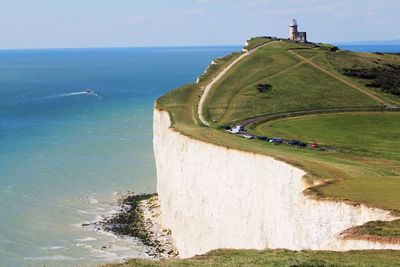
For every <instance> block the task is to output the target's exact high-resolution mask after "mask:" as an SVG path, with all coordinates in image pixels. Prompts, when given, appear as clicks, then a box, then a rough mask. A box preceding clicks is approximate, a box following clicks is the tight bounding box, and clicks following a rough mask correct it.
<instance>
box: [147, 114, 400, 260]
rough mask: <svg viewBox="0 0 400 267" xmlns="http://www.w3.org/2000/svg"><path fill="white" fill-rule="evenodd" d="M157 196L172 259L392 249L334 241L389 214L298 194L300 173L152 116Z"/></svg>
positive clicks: (301, 186)
mask: <svg viewBox="0 0 400 267" xmlns="http://www.w3.org/2000/svg"><path fill="white" fill-rule="evenodd" d="M154 153H155V158H156V165H157V191H158V194H159V199H160V201H161V209H162V215H163V221H164V223H165V227H167V228H169V229H171V231H172V236H173V239H174V241H175V243H176V246H177V248H178V250H179V253H180V256H181V257H183V258H185V257H191V256H194V255H196V254H203V253H206V252H207V251H209V250H212V249H217V248H236V249H266V248H272V249H274V248H286V249H291V250H302V249H313V250H338V251H343V250H350V249H400V245H391V244H381V243H376V242H368V241H358V240H342V239H340V237H339V234H340V233H341V232H342V231H344V230H346V229H348V228H350V227H352V226H355V225H361V224H364V223H365V222H368V221H373V220H393V219H396V218H395V217H393V216H391V215H390V214H389V212H387V211H384V210H379V209H372V208H368V207H366V206H364V205H350V204H347V203H343V202H336V201H320V200H314V199H311V198H310V197H307V196H305V195H304V194H303V190H304V189H305V188H304V184H303V182H302V177H303V176H304V175H305V172H304V171H302V170H300V169H298V168H295V167H293V166H291V165H288V164H286V163H284V162H281V161H278V160H275V159H274V158H272V157H267V156H264V155H259V154H254V153H248V152H242V151H238V150H233V149H227V148H224V147H221V146H216V145H213V144H209V143H205V142H201V141H198V140H194V139H191V138H189V137H186V136H184V135H182V134H180V133H178V132H176V131H174V130H172V129H171V128H170V118H169V114H168V113H167V112H166V111H159V110H155V112H154Z"/></svg>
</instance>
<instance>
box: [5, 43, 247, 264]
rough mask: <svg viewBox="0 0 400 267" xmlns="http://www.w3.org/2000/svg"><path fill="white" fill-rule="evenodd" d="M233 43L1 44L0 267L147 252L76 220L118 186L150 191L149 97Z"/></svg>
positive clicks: (191, 75) (99, 209) (186, 78)
mask: <svg viewBox="0 0 400 267" xmlns="http://www.w3.org/2000/svg"><path fill="white" fill-rule="evenodd" d="M239 49H240V47H190V48H121V49H70V50H68V49H65V50H64V49H61V50H19V51H10V50H9V51H5V50H4V51H0V152H1V153H0V265H1V266H43V264H46V266H93V265H96V264H99V263H103V262H107V261H111V260H115V259H123V258H125V257H132V256H137V257H145V254H144V248H143V247H142V246H141V245H140V244H139V243H138V242H135V241H134V240H131V239H126V240H122V239H116V238H114V237H113V236H111V235H106V234H100V233H96V232H89V231H86V230H84V229H82V227H81V226H80V225H81V224H82V223H84V222H90V221H93V220H96V218H97V219H98V217H99V216H100V215H102V214H105V213H108V212H110V211H112V210H113V209H114V206H113V205H111V204H112V203H113V201H115V199H116V194H115V192H126V191H128V190H130V191H134V192H154V191H155V185H156V176H155V166H154V159H153V151H152V110H153V102H154V99H155V98H157V97H158V96H161V95H162V94H164V93H165V92H167V91H169V90H170V89H172V88H175V87H178V86H181V85H183V84H186V83H189V82H193V81H195V80H196V77H197V76H198V75H200V74H201V73H202V72H203V71H204V69H205V67H206V66H207V65H208V64H209V63H210V62H211V60H212V59H213V58H216V57H219V56H222V55H225V54H227V53H229V52H231V51H236V50H239ZM87 89H91V90H94V91H95V93H96V94H97V95H91V94H84V93H83V92H84V91H85V90H87ZM103 246H105V247H106V249H105V248H104V247H103Z"/></svg>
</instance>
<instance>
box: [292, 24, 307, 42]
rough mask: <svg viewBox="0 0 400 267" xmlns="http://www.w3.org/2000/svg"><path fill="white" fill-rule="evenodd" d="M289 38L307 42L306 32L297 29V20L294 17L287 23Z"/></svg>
mask: <svg viewBox="0 0 400 267" xmlns="http://www.w3.org/2000/svg"><path fill="white" fill-rule="evenodd" d="M289 40H292V41H295V42H300V43H307V33H306V32H299V31H297V21H296V20H295V19H293V20H292V22H291V23H290V24H289Z"/></svg>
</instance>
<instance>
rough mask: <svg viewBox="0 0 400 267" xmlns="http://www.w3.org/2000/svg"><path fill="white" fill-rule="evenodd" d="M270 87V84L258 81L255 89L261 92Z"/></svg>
mask: <svg viewBox="0 0 400 267" xmlns="http://www.w3.org/2000/svg"><path fill="white" fill-rule="evenodd" d="M271 89H272V85H270V84H268V83H259V84H257V90H258V91H259V92H261V93H263V92H267V91H269V90H271Z"/></svg>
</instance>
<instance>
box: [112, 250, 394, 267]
mask: <svg viewBox="0 0 400 267" xmlns="http://www.w3.org/2000/svg"><path fill="white" fill-rule="evenodd" d="M399 262H400V252H394V251H351V252H344V253H338V252H327V251H320V252H313V251H302V252H294V251H287V250H267V251H255V250H247V251H241V250H217V251H212V252H210V253H208V254H206V255H204V256H197V257H194V258H192V259H186V260H162V261H146V260H132V261H129V262H127V263H125V264H118V265H107V266H119V267H133V266H135V267H136V266H137V267H140V266H149V267H150V266H292V267H295V266H298V267H301V266H303V267H311V266H312V267H327V266H382V267H383V266H396V264H398V263H399ZM397 266H398V265H397Z"/></svg>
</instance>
